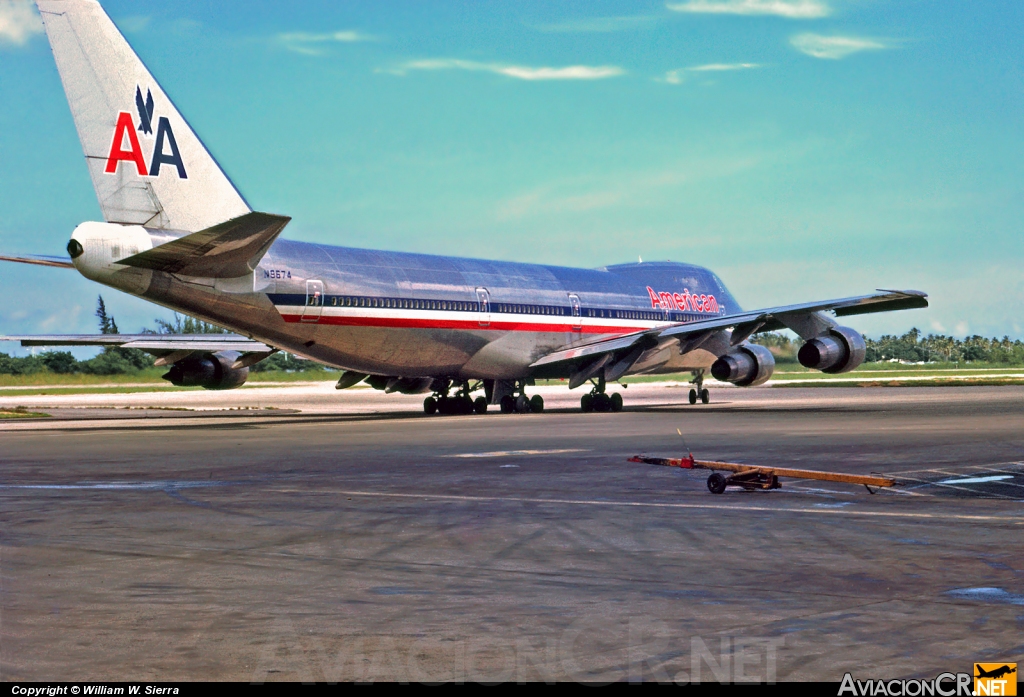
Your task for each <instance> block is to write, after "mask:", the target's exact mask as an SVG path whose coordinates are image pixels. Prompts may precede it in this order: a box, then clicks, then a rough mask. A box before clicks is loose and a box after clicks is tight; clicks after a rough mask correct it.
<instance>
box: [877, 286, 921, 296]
mask: <svg viewBox="0 0 1024 697" xmlns="http://www.w3.org/2000/svg"><path fill="white" fill-rule="evenodd" d="M875 290H877V291H878V292H879V293H899V294H900V295H911V296H914V297H916V298H927V297H928V294H927V293H925V292H924V291H923V290H909V289H908V290H893V289H892V288H875Z"/></svg>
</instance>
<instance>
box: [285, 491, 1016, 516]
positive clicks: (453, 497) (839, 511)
mask: <svg viewBox="0 0 1024 697" xmlns="http://www.w3.org/2000/svg"><path fill="white" fill-rule="evenodd" d="M273 491H277V492H282V493H283V492H287V493H304V494H309V493H316V494H334V495H337V496H366V497H372V498H394V499H417V500H421V501H466V502H480V503H536V504H557V505H568V506H625V507H628V508H667V509H696V510H717V511H738V512H748V511H750V512H757V513H762V512H767V513H816V514H819V515H821V514H825V515H850V516H863V517H872V518H910V519H921V520H965V521H978V522H996V523H1013V524H1017V525H1024V516H999V515H965V514H958V513H949V514H946V513H904V512H898V511H859V510H850V509H847V508H781V507H780V508H774V507H771V506H743V505H729V504H713V503H656V502H648V501H599V500H593V499H542V498H526V497H520V496H468V495H458V494H402V493H388V492H381V491H347V490H324V489H313V490H310V489H298V488H291V487H289V488H287V489H284V488H280V489H274V490H273Z"/></svg>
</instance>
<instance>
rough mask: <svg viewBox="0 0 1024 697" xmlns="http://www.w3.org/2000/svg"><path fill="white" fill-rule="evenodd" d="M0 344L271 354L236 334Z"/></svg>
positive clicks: (73, 337) (67, 337)
mask: <svg viewBox="0 0 1024 697" xmlns="http://www.w3.org/2000/svg"><path fill="white" fill-rule="evenodd" d="M0 341H20V342H21V345H22V346H120V347H122V348H136V349H141V350H143V351H145V352H147V353H151V354H153V355H155V356H165V355H169V354H172V353H178V352H182V351H185V352H188V353H191V352H193V351H238V352H240V353H268V354H269V353H270V352H272V351H273V350H274V349H273V348H272V347H270V346H267V345H266V344H264V343H262V342H259V341H255V340H253V339H249V338H247V337H244V336H239V335H237V334H38V335H29V336H0Z"/></svg>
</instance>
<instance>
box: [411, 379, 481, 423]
mask: <svg viewBox="0 0 1024 697" xmlns="http://www.w3.org/2000/svg"><path fill="white" fill-rule="evenodd" d="M452 387H455V385H454V384H453V383H452V382H451V381H450V380H445V381H444V382H443V383H442V384H441V386H440V389H438V390H437V391H436V392H435V393H434V394H432V395H431V396H429V397H427V398H426V399H424V400H423V411H424V412H425V413H427V414H441V415H442V416H455V415H460V414H462V415H465V414H483V413H485V412H486V411H487V399H486V398H485V397H477V398H476V399H473V398H472V397H471V396H470V393H472V392H473V391H474V390H477V389H479V388H480V383H477V384H476V385H473V386H472V387H471V386H470V384H469V383H468V382H461V383H459V384H458V386H457V387H458V389H457V390H456V391H455V394H449V392H450V390H451V389H452Z"/></svg>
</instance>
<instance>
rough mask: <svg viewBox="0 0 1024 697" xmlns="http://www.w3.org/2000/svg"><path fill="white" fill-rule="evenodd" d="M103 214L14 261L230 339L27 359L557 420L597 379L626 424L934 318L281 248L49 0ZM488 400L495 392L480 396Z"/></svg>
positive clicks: (77, 19)
mask: <svg viewBox="0 0 1024 697" xmlns="http://www.w3.org/2000/svg"><path fill="white" fill-rule="evenodd" d="M37 5H38V7H39V13H40V15H41V16H42V19H43V24H44V25H45V28H46V35H47V37H48V39H49V42H50V47H51V48H52V50H53V55H54V58H55V59H56V62H57V68H58V71H59V72H60V77H61V81H62V83H63V85H64V91H65V93H66V95H67V99H68V103H69V105H70V107H71V113H72V116H73V117H74V121H75V126H76V128H77V130H78V135H79V139H80V140H81V143H82V148H83V150H84V151H85V162H86V165H87V166H88V168H89V173H90V175H91V177H92V182H93V186H94V187H95V189H96V195H97V197H98V199H99V203H100V208H101V210H102V212H103V220H102V221H88V222H83V223H81V224H80V225H79V226H78V227H77V228H75V230H74V232H73V233H72V235H71V240H70V241H69V242H68V245H67V252H68V257H11V256H8V257H2V258H4V259H6V260H9V261H21V262H26V263H35V264H43V265H49V266H58V267H67V268H74V269H77V270H78V272H79V273H81V274H82V275H83V276H85V277H86V278H89V279H91V280H93V281H96V282H98V283H101V284H104V285H107V286H110V287H112V288H116V289H118V290H121V291H124V292H126V293H130V294H132V295H135V296H138V297H140V298H144V299H146V300H149V301H151V302H153V303H156V304H158V305H162V306H164V307H167V308H170V309H172V310H175V311H177V312H181V313H185V314H187V315H191V316H193V317H197V318H199V319H202V320H204V321H206V322H210V323H213V324H216V325H219V326H221V327H224V328H226V329H229V330H230V331H232V332H234V333H233V334H223V335H152V334H142V335H102V336H81V335H78V336H73V335H59V336H17V337H6V339H8V340H20V341H21V342H22V344H23V345H25V346H111V345H113V346H127V347H134V348H139V349H142V350H144V351H148V352H150V353H151V354H153V355H154V356H156V363H157V364H158V365H166V366H169V371H168V373H167V374H166V375H165V376H164V377H165V378H166V379H168V380H170V381H171V382H172V383H174V384H175V385H194V386H202V387H205V388H207V389H230V388H233V387H238V386H240V385H242V384H243V383H244V382H245V380H246V377H247V375H248V371H249V367H250V366H252V365H254V364H256V363H257V362H259V361H261V360H263V359H264V358H266V357H267V356H269V355H270V354H271V353H273V352H275V351H289V352H291V353H294V354H297V355H299V356H302V357H305V358H308V359H311V360H315V361H319V362H320V363H323V364H325V365H328V366H334V367H336V368H339V369H342V370H343V371H344V372H343V373H342V374H341V378H340V380H339V381H338V387H339V388H346V387H351V386H353V385H356V384H358V383H360V382H364V381H365V382H366V383H368V384H369V385H371V386H373V387H375V388H377V389H382V390H385V391H386V392H400V393H405V394H411V393H424V394H428V395H429V396H427V397H426V398H425V400H424V409H425V410H426V411H427V412H428V413H435V412H440V413H443V414H464V413H472V412H474V411H475V412H477V413H482V412H485V411H486V410H487V408H488V405H497V406H500V408H501V411H503V412H513V411H518V412H528V411H534V412H539V411H542V410H543V408H544V403H543V400H542V399H541V397H540V396H539V395H536V394H535V395H533V396H532V397H531V396H530V395H529V394H528V390H529V387H530V386H531V385H533V384H534V381H535V380H537V379H550V378H559V379H566V380H568V386H569V388H570V389H575V388H578V387H581V386H584V385H588V384H589V385H590V389H589V390H588V391H586V392H585V394H583V395H582V398H581V400H580V405H581V407H582V409H583V410H584V411H594V410H596V411H618V410H620V409H621V408H622V397H621V395H620V394H619V393H609V391H608V390H607V386H608V385H609V384H610V383H614V382H615V381H617V380H619V379H620V378H622V377H623V376H627V375H636V374H654V373H678V372H682V371H692V373H693V375H694V388H693V389H692V390H691V391H690V394H689V400H690V403H691V404H692V403H696V402H697V401H698V400H699V401H701V402H704V403H707V402H708V399H709V394H708V390H707V389H706V388H705V387H704V386H703V380H704V376H705V374H706V372H707V371H709V370H710V372H711V374H712V375H713V376H714V377H715V378H716V379H718V380H722V381H728V382H731V383H734V384H736V385H740V386H750V385H759V384H761V383H763V382H765V381H766V380H768V378H769V377H770V376H771V374H772V371H773V369H774V365H775V362H774V360H773V358H772V354H771V353H770V352H769V351H768V350H767V349H766V348H764V347H762V346H759V345H757V344H752V343H750V342H749V339H750V337H751V336H753V335H754V334H755V333H757V332H765V331H772V330H779V329H784V328H788V329H791V330H792V331H794V332H796V333H797V334H798V335H800V337H801V338H802V339H803V340H804V343H803V345H802V346H801V348H800V351H799V360H800V363H802V364H803V365H804V366H806V367H808V368H814V369H817V370H822V371H825V372H828V373H841V372H845V371H849V370H853V369H854V368H856V367H857V366H858V365H860V364H861V362H863V360H864V351H865V346H864V340H863V338H862V336H861V334H860V333H859V332H857V331H856V330H854V329H851V328H849V327H845V326H840V325H839V324H838V323H837V321H836V319H835V318H837V317H846V316H848V315H857V314H863V313H869V312H886V311H890V310H902V309H908V308H919V307H927V305H928V301H927V296H926V295H925V294H924V293H921V292H918V291H912V290H884V291H877V292H874V293H868V294H866V295H861V296H858V297H850V298H841V299H836V300H822V301H816V302H808V303H803V304H799V305H788V306H784V307H770V308H764V309H758V310H742V309H741V308H740V306H739V304H738V303H737V302H736V300H735V298H733V296H732V295H731V294H730V293H729V290H728V289H727V288H726V287H725V285H724V284H723V283H722V281H721V280H720V279H719V278H718V276H716V275H715V274H714V273H712V272H711V271H710V270H708V269H706V268H703V267H700V266H694V265H691V264H683V263H673V262H657V263H630V264H618V265H614V266H606V267H603V268H598V269H578V268H570V267H562V266H542V265H538V264H522V263H513V262H507V261H486V260H480V259H464V258H458V257H444V256H431V255H425V254H407V253H402V252H390V251H373V250H366V249H353V248H348V247H334V246H328V245H322V244H309V243H305V242H298V241H291V240H285V239H281V238H280V237H279V236H280V235H281V232H282V231H283V230H284V229H285V227H286V226H287V225H288V222H289V220H290V218H288V217H287V216H282V215H274V214H270V213H261V212H258V211H254V210H253V209H252V208H251V207H250V205H249V203H248V202H247V201H246V200H245V198H243V197H242V195H241V194H240V193H239V191H238V189H237V188H236V187H235V186H234V184H233V183H232V182H231V180H230V179H228V177H227V176H226V175H225V174H224V172H223V170H222V169H221V168H220V166H219V165H218V164H217V162H216V161H215V160H214V159H213V157H212V156H211V155H210V153H209V152H208V151H207V150H206V148H205V147H204V145H203V143H202V142H201V141H200V140H199V138H198V137H197V136H196V134H195V133H194V132H193V130H192V129H191V127H190V126H189V124H188V123H187V122H186V121H185V119H184V118H183V117H182V115H181V114H180V113H178V110H177V109H176V108H175V107H174V105H173V104H172V103H171V100H170V99H168V97H167V95H166V94H165V93H164V91H163V90H162V89H161V88H160V85H159V84H157V82H156V80H154V79H153V76H152V75H151V74H150V73H149V71H148V70H147V69H146V67H145V66H144V65H143V64H142V61H141V60H140V59H139V58H138V56H137V55H136V54H135V52H134V51H133V50H132V48H131V47H130V46H129V45H128V42H127V41H126V40H125V38H124V37H123V36H122V35H121V33H120V32H119V31H118V29H117V27H115V26H114V24H113V22H111V20H110V19H109V17H108V16H107V14H106V13H105V12H104V10H103V8H102V7H101V6H100V5H99V3H97V2H95V1H94V0H38V2H37ZM478 392H481V393H482V395H481V396H478V397H476V399H474V398H473V395H474V394H476V393H478Z"/></svg>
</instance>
